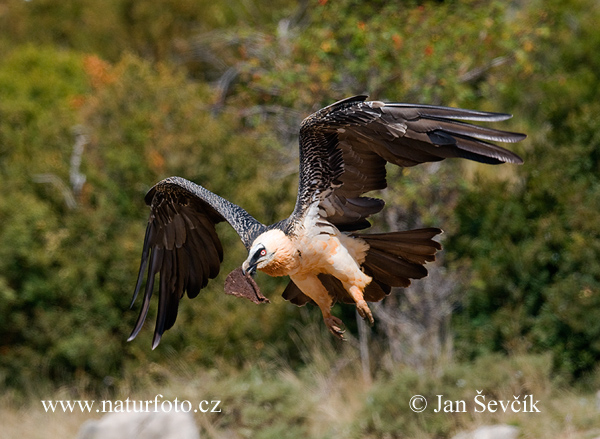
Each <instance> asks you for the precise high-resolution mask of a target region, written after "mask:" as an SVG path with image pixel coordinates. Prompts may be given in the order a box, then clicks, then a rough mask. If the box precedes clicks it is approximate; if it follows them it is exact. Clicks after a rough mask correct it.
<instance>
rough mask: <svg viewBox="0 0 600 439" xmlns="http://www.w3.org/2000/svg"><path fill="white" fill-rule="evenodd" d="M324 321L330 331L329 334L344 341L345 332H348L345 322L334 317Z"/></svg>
mask: <svg viewBox="0 0 600 439" xmlns="http://www.w3.org/2000/svg"><path fill="white" fill-rule="evenodd" d="M324 320H325V325H326V326H327V329H329V332H331V333H332V334H333V335H335V336H336V337H337V338H339V339H340V340H344V332H346V328H345V325H344V322H342V321H341V320H340V319H338V318H337V317H334V316H331V317H327V318H325V319H324Z"/></svg>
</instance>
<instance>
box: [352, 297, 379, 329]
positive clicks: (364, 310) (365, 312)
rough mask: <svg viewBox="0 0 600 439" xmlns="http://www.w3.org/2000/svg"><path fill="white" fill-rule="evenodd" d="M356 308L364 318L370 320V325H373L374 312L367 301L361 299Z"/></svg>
mask: <svg viewBox="0 0 600 439" xmlns="http://www.w3.org/2000/svg"><path fill="white" fill-rule="evenodd" d="M356 310H357V311H358V314H359V315H360V316H361V317H362V318H363V320H365V321H368V322H369V325H370V326H373V323H375V319H373V314H372V313H371V309H370V308H369V305H367V302H365V301H364V300H360V301H358V302H357V303H356Z"/></svg>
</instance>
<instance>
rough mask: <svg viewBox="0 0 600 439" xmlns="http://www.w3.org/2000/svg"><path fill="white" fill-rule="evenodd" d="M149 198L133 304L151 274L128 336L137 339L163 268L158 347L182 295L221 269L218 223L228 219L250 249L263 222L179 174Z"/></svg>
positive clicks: (156, 336)
mask: <svg viewBox="0 0 600 439" xmlns="http://www.w3.org/2000/svg"><path fill="white" fill-rule="evenodd" d="M145 200H146V204H148V205H149V206H150V209H151V211H150V218H149V220H148V227H147V229H146V237H145V238H144V246H143V250H142V260H141V265H140V271H139V274H138V280H137V284H136V286H135V292H134V294H133V300H132V305H133V303H134V302H135V299H136V297H137V295H138V293H139V291H140V288H141V286H142V281H143V278H144V274H145V272H146V269H148V278H147V281H146V286H145V291H144V300H143V304H142V309H141V311H140V315H139V317H138V320H137V323H136V325H135V327H134V329H133V331H132V333H131V336H130V337H129V340H132V339H133V338H135V336H136V335H137V334H138V332H139V331H140V329H141V327H142V325H143V323H144V320H145V319H146V315H147V314H148V308H149V306H150V298H151V296H152V291H153V289H154V279H155V276H156V274H157V273H160V277H159V278H160V285H159V298H158V314H157V317H156V328H155V330H154V339H153V342H152V348H153V349H154V348H155V347H156V346H157V345H158V343H159V341H160V338H161V336H162V334H163V332H164V331H165V330H167V329H169V328H171V327H172V326H173V324H174V323H175V319H176V318H177V309H178V307H179V300H180V299H181V298H182V297H183V294H184V293H185V292H186V291H187V294H188V296H189V297H190V298H193V297H196V296H197V295H198V293H199V292H200V290H201V289H202V288H204V287H205V286H206V284H207V283H208V280H209V279H212V278H214V277H216V276H217V274H219V269H220V265H221V261H222V260H223V248H222V246H221V241H220V240H219V237H218V236H217V232H216V230H215V224H217V223H219V222H221V221H227V222H228V223H229V224H230V225H231V226H232V227H233V228H234V229H235V231H236V232H237V233H238V235H240V238H241V239H242V242H243V243H244V245H245V246H246V248H249V247H250V245H251V244H252V241H253V240H254V238H255V237H256V236H258V235H259V234H260V233H262V231H264V229H265V226H264V225H263V224H261V223H259V222H258V221H257V220H255V219H254V218H253V217H252V216H251V215H250V214H248V213H247V212H246V211H245V210H244V209H242V208H241V207H239V206H237V205H235V204H233V203H230V202H229V201H227V200H225V199H223V198H221V197H219V196H218V195H215V194H213V193H212V192H210V191H208V190H207V189H205V188H203V187H202V186H199V185H197V184H195V183H192V182H191V181H188V180H185V179H183V178H179V177H171V178H167V179H165V180H163V181H161V182H159V183H157V184H156V185H155V186H154V187H153V188H152V189H150V191H149V192H148V194H147V195H146V198H145Z"/></svg>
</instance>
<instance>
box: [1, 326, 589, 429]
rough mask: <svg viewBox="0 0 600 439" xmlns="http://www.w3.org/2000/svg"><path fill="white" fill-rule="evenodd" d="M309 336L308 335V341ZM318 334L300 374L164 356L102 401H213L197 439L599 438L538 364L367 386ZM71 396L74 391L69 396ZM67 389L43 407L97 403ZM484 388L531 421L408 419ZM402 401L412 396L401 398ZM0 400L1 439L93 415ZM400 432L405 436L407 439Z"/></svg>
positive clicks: (352, 355) (521, 362)
mask: <svg viewBox="0 0 600 439" xmlns="http://www.w3.org/2000/svg"><path fill="white" fill-rule="evenodd" d="M311 331H312V332H311ZM323 339H325V340H329V339H328V338H327V337H324V338H323V334H321V333H320V332H319V330H318V329H312V330H303V332H302V337H299V336H298V337H297V338H296V340H295V341H296V344H297V346H298V349H299V352H300V353H301V354H302V356H303V357H304V360H305V362H306V364H307V366H305V367H303V368H302V369H300V370H294V369H293V368H292V367H290V366H289V365H288V364H286V363H285V361H283V360H280V361H277V360H276V361H274V362H271V363H264V364H255V365H248V366H247V367H244V368H243V369H241V370H240V369H236V368H234V367H232V366H230V365H227V364H220V365H219V366H218V367H216V368H214V369H211V370H198V369H195V368H194V367H193V366H190V365H189V364H185V363H184V362H182V361H179V360H178V359H177V358H178V357H177V356H176V355H173V358H172V359H171V360H172V361H169V362H166V364H167V363H168V364H169V367H165V366H159V365H157V364H153V365H150V366H148V367H145V368H144V370H143V371H142V370H138V371H134V372H132V373H131V374H130V375H129V376H127V375H126V376H125V378H124V380H123V382H121V383H119V384H118V391H117V392H116V393H115V394H114V395H113V396H112V398H111V399H112V400H118V399H121V400H124V399H125V398H127V397H129V398H130V399H132V400H133V399H135V400H147V399H148V400H151V399H154V397H155V396H156V395H157V394H162V395H163V400H173V399H174V398H176V397H177V398H178V400H179V401H181V400H189V401H190V402H192V403H193V404H196V403H198V402H199V401H201V400H215V399H219V400H221V401H222V402H221V407H222V410H223V411H222V412H221V413H212V414H211V413H206V414H202V413H196V414H195V415H194V417H195V420H196V423H197V425H198V427H199V428H200V430H201V437H202V438H212V439H217V438H219V439H221V438H231V439H242V438H259V439H260V438H263V439H268V438H273V439H275V438H278V439H279V438H300V437H302V438H305V437H311V438H337V437H346V438H390V439H391V438H400V437H414V438H432V437H437V438H443V437H452V436H453V435H454V434H456V433H457V432H458V431H461V430H471V429H474V428H476V427H477V426H480V425H489V424H497V423H506V424H510V425H515V426H517V427H519V428H520V432H521V433H520V434H521V436H520V437H522V438H542V437H548V438H549V437H552V438H564V439H593V438H596V437H598V436H600V416H599V415H600V412H599V408H598V405H597V404H598V401H597V400H596V395H595V393H594V392H593V391H592V390H590V391H589V392H581V391H577V390H575V389H573V388H565V387H564V386H559V385H557V384H555V383H554V382H553V380H552V378H551V374H550V369H549V366H548V363H549V362H548V358H547V357H539V356H525V357H513V358H503V357H489V358H483V359H481V360H480V361H478V362H477V363H475V364H469V365H448V366H447V367H446V368H445V369H444V371H443V372H442V374H441V376H436V377H433V376H424V375H419V374H417V373H416V372H415V371H414V370H410V369H408V368H399V369H398V370H395V371H387V372H383V373H380V374H379V375H378V376H376V377H375V379H374V380H373V384H372V385H367V384H365V383H364V381H363V375H362V371H361V370H360V358H359V356H358V349H357V348H356V347H355V346H353V343H352V342H351V343H347V344H346V345H345V346H344V347H342V348H340V347H339V346H335V345H333V344H329V343H330V342H323ZM74 388H75V389H76V386H74ZM74 388H70V389H65V388H63V389H59V390H54V391H51V390H50V391H47V392H43V393H44V399H50V398H52V399H96V400H98V399H101V398H99V397H95V398H92V397H89V396H85V395H78V394H77V392H76V390H73V389H74ZM480 388H485V389H486V392H491V393H493V394H494V396H495V397H496V398H512V395H515V394H517V393H521V394H525V393H532V394H534V395H535V398H536V399H539V400H541V403H540V404H539V408H540V409H541V410H542V412H541V413H501V412H496V413H493V414H492V413H473V410H472V408H473V406H472V405H471V407H470V408H469V409H468V410H467V413H453V414H443V413H437V414H434V413H432V412H431V411H428V412H426V413H423V414H415V413H412V412H411V411H410V410H409V407H408V400H409V399H410V396H411V395H412V394H414V393H418V392H421V391H423V392H424V394H427V393H426V392H428V391H429V392H432V393H431V395H434V394H436V393H442V394H445V395H449V396H450V397H452V398H453V399H458V398H462V399H465V400H469V399H470V400H471V401H472V400H473V396H475V391H476V389H480ZM411 392H412V393H411ZM15 401H16V398H14V397H13V396H12V395H9V394H7V395H4V396H3V397H2V398H0V419H2V437H3V438H7V439H13V438H14V439H37V438H40V439H41V438H47V437H64V438H69V437H70V438H75V437H76V435H77V432H78V430H79V428H80V426H81V425H82V424H83V423H84V422H85V421H86V420H88V419H98V418H99V417H100V416H101V415H102V413H94V412H92V413H80V412H75V411H74V412H73V413H62V412H56V413H46V412H45V411H44V408H43V406H42V404H41V403H40V401H39V399H38V398H37V397H36V398H33V397H32V398H30V400H29V401H28V402H25V403H20V404H17V403H16V402H15ZM408 432H411V433H410V435H409V436H407V434H408Z"/></svg>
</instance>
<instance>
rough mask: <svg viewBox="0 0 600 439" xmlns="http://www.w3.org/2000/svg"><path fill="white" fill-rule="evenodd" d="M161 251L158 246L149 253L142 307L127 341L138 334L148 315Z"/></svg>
mask: <svg viewBox="0 0 600 439" xmlns="http://www.w3.org/2000/svg"><path fill="white" fill-rule="evenodd" d="M163 251H164V250H163V249H162V248H158V249H155V250H153V251H152V254H151V255H150V269H149V270H148V278H147V280H146V289H145V292H144V300H143V302H142V308H141V309H140V314H139V316H138V319H137V321H136V324H135V326H134V328H133V331H131V335H130V336H129V338H128V339H127V341H131V340H133V339H134V338H135V337H136V336H137V335H138V333H139V332H140V329H142V326H143V325H144V321H145V320H146V316H147V315H148V310H149V308H150V298H151V297H152V292H153V290H154V279H155V276H156V273H157V272H158V270H159V268H160V265H161V264H162V253H163Z"/></svg>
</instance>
